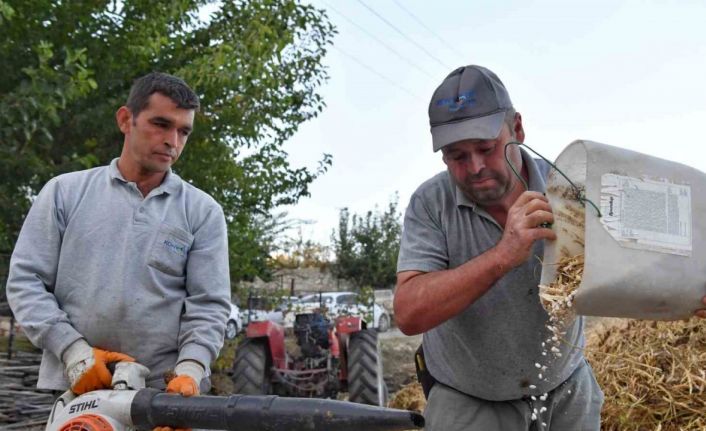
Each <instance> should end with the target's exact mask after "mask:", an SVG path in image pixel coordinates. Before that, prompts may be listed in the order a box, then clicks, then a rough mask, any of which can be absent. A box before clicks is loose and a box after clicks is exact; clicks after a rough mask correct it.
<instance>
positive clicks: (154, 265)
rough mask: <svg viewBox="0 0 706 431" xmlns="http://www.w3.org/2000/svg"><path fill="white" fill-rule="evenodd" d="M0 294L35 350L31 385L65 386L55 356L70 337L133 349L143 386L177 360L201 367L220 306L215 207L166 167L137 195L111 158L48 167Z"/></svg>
mask: <svg viewBox="0 0 706 431" xmlns="http://www.w3.org/2000/svg"><path fill="white" fill-rule="evenodd" d="M7 297H8V300H9V302H10V306H11V307H12V310H13V312H14V313H15V316H16V317H17V321H18V322H19V324H20V325H21V326H22V329H23V330H24V332H25V333H26V334H27V336H28V337H29V339H30V340H31V341H32V343H33V344H35V345H36V346H38V347H40V348H42V349H44V354H43V357H42V364H41V367H40V370H39V381H38V383H37V386H38V387H39V388H43V389H55V390H63V389H66V388H67V387H68V382H67V380H66V378H65V377H64V375H63V370H64V367H63V365H62V364H61V362H60V360H59V358H60V357H61V354H62V353H63V351H64V350H65V349H66V347H68V346H69V345H70V344H71V343H73V342H74V341H76V340H77V339H79V338H80V337H84V338H85V339H86V341H88V343H89V344H91V345H92V346H94V347H99V348H102V349H105V350H110V351H116V352H122V353H126V354H128V355H131V356H133V357H134V358H136V359H137V360H138V361H139V362H140V363H142V364H144V365H146V366H147V367H148V368H149V369H150V370H151V374H150V376H149V377H148V382H147V383H148V385H150V386H154V387H164V381H163V374H164V372H165V371H167V370H169V369H172V368H174V365H175V364H176V362H177V360H183V359H192V360H195V361H198V362H200V363H201V364H203V365H204V366H205V367H206V369H207V370H208V366H209V364H210V363H211V362H212V361H213V360H214V359H215V358H216V356H217V355H218V351H219V349H220V348H221V346H222V344H223V334H224V330H225V322H226V319H227V316H228V313H229V311H230V308H229V300H230V281H229V271H228V241H227V236H226V224H225V219H224V217H223V211H222V209H221V207H220V206H219V205H218V204H217V203H216V201H214V200H213V199H212V198H211V197H210V196H208V195H207V194H206V193H204V192H202V191H200V190H198V189H197V188H195V187H193V186H192V185H190V184H188V183H187V182H185V181H183V180H182V179H181V178H179V176H178V175H176V174H174V173H172V172H171V171H170V172H168V173H167V175H166V177H165V179H164V181H163V182H162V184H161V185H160V186H159V187H157V188H155V189H154V190H152V191H151V192H150V194H149V195H148V196H146V197H143V196H142V194H141V193H140V191H139V189H138V188H137V185H136V184H135V183H132V182H127V181H126V180H125V179H124V178H123V176H122V175H121V174H120V171H119V170H118V169H117V159H115V160H113V162H112V163H111V164H110V165H109V166H103V167H99V168H94V169H89V170H85V171H80V172H73V173H69V174H65V175H60V176H58V177H56V178H53V179H52V180H51V181H49V182H48V183H47V184H46V185H45V186H44V188H43V189H42V191H41V192H40V193H39V195H38V196H37V198H36V200H35V201H34V203H33V205H32V208H31V210H30V211H29V213H28V215H27V218H26V219H25V222H24V225H23V227H22V231H21V233H20V236H19V239H18V241H17V244H16V246H15V250H14V252H13V255H12V260H11V262H10V273H9V275H8V281H7Z"/></svg>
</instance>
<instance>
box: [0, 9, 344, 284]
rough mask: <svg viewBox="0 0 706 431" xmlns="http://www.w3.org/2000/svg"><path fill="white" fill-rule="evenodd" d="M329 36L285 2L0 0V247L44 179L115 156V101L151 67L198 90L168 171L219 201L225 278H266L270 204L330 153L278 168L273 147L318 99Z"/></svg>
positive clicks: (305, 182)
mask: <svg viewBox="0 0 706 431" xmlns="http://www.w3.org/2000/svg"><path fill="white" fill-rule="evenodd" d="M207 9H208V10H213V11H212V12H211V13H210V16H209V17H208V18H207V19H204V18H202V17H201V14H203V13H204V12H203V11H205V10H207ZM334 34H335V29H334V27H333V26H332V25H331V24H330V22H329V21H328V18H327V16H326V15H325V13H324V12H323V11H322V10H319V9H316V8H315V7H313V6H310V5H304V4H301V3H300V1H299V0H235V1H233V0H231V1H225V2H218V1H213V0H168V1H167V0H162V1H153V0H150V1H146V0H124V1H117V0H112V1H108V0H103V1H100V0H96V1H76V2H74V1H60V0H17V1H3V0H0V58H2V61H1V62H0V74H1V76H2V77H3V79H2V80H0V257H2V256H3V255H7V254H9V253H10V252H11V250H12V247H13V246H14V243H15V241H16V238H17V235H18V233H19V229H20V227H21V224H22V221H23V219H24V216H25V214H26V212H27V210H28V208H29V206H30V203H31V200H32V197H33V196H35V195H36V194H37V193H38V191H39V190H40V188H41V187H42V185H43V184H44V183H45V182H46V181H47V180H48V179H49V178H51V177H53V176H55V175H58V174H61V173H64V172H69V171H74V170H78V169H85V168H90V167H93V166H97V165H102V164H106V163H108V162H109V161H110V159H112V158H113V157H116V156H117V155H118V154H119V151H120V149H119V148H120V144H121V142H122V135H121V134H120V132H119V130H118V129H117V127H116V126H115V125H114V124H115V120H114V113H115V110H116V109H117V108H118V107H119V106H120V105H122V104H123V103H124V102H125V100H126V98H127V93H128V91H129V88H130V86H131V84H132V82H133V81H134V79H135V78H137V77H139V76H142V75H144V74H146V73H148V72H150V71H153V70H158V71H163V72H168V73H172V74H175V75H178V76H180V77H182V78H183V79H184V80H186V82H188V83H189V84H190V85H191V86H192V87H193V88H194V90H195V91H196V92H197V93H198V94H199V96H200V97H201V104H202V109H201V111H200V112H199V113H198V114H197V117H196V125H195V131H194V133H193V134H192V136H191V137H190V138H189V143H188V144H187V147H188V148H187V149H186V151H185V152H184V155H183V157H182V158H181V159H180V160H179V163H177V165H175V168H174V170H175V172H177V173H178V174H179V175H180V176H182V178H184V179H185V180H187V181H190V182H192V183H193V184H194V185H196V186H197V187H199V188H201V189H203V190H204V191H206V192H208V193H209V194H211V195H212V196H213V197H214V198H215V199H216V200H217V201H218V202H219V203H220V204H221V205H222V206H223V209H224V212H225V214H226V219H227V222H228V233H229V238H230V266H231V277H232V279H233V280H234V281H237V280H241V279H250V278H252V277H254V276H255V275H260V276H261V277H265V278H266V277H267V266H266V263H267V259H268V255H269V243H268V239H267V232H265V228H266V227H267V224H268V222H269V221H271V215H270V213H271V210H272V209H273V208H275V207H277V206H280V205H288V204H293V203H295V202H297V200H298V199H299V198H300V197H302V196H307V195H308V194H309V190H308V186H309V184H310V183H311V182H312V181H314V179H315V178H317V177H318V176H319V175H321V174H322V173H324V172H325V171H326V170H327V168H328V166H329V165H330V164H331V158H330V156H329V155H327V154H324V155H323V157H322V159H321V160H320V161H319V162H318V166H316V167H314V168H302V167H294V166H291V165H290V163H289V161H288V160H287V153H286V152H285V151H284V150H283V149H282V144H283V143H284V142H285V141H286V140H287V139H288V138H290V137H291V136H292V134H293V133H294V132H295V131H296V130H297V128H298V126H299V125H300V124H301V123H302V122H304V121H306V120H308V119H311V118H313V117H315V116H316V115H317V114H318V113H319V112H321V110H322V109H323V107H324V102H323V100H322V98H321V96H320V95H319V94H318V93H317V89H318V88H319V86H320V85H321V84H322V82H323V81H324V80H325V79H326V78H327V74H326V70H325V68H324V67H323V66H322V64H321V60H322V58H323V56H324V55H325V53H326V48H327V46H328V45H329V44H330V43H331V41H332V37H333V35H334Z"/></svg>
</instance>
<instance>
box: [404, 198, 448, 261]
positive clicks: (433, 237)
mask: <svg viewBox="0 0 706 431" xmlns="http://www.w3.org/2000/svg"><path fill="white" fill-rule="evenodd" d="M448 266H449V255H448V246H447V241H446V234H445V233H444V230H443V228H442V224H441V216H440V214H439V212H438V211H437V212H434V211H433V210H431V209H430V205H429V204H428V203H427V202H425V200H424V198H423V197H422V195H420V194H418V193H415V194H414V195H412V198H411V200H410V202H409V206H407V210H406V211H405V216H404V226H403V228H402V239H401V241H400V254H399V258H398V260H397V272H402V271H421V272H432V271H440V270H444V269H448Z"/></svg>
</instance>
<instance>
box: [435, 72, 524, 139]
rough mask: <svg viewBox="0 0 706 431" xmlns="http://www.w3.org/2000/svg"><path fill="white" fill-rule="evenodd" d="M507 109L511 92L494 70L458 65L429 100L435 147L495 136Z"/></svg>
mask: <svg viewBox="0 0 706 431" xmlns="http://www.w3.org/2000/svg"><path fill="white" fill-rule="evenodd" d="M509 109H512V102H511V101H510V96H509V95H508V94H507V89H505V86H504V85H503V83H502V82H501V81H500V78H498V76H497V75H496V74H495V73H493V72H491V71H490V70H488V69H486V68H485V67H481V66H475V65H470V66H464V67H459V68H458V69H456V70H454V71H453V72H451V74H450V75H449V76H447V77H446V79H444V82H442V83H441V85H440V86H439V87H438V88H437V89H436V91H434V95H433V96H432V98H431V102H429V124H430V125H431V137H432V141H433V143H434V151H439V150H440V149H441V148H442V147H445V146H446V145H449V144H452V143H454V142H458V141H462V140H465V139H495V138H497V137H498V135H500V130H501V129H502V125H503V120H504V119H505V113H506V112H507V111H508V110H509Z"/></svg>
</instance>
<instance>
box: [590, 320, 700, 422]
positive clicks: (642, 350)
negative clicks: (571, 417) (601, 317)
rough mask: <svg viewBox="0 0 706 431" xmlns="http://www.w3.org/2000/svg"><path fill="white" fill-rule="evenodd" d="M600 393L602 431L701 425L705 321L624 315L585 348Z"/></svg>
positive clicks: (600, 332)
mask: <svg viewBox="0 0 706 431" xmlns="http://www.w3.org/2000/svg"><path fill="white" fill-rule="evenodd" d="M585 353H586V357H587V358H588V359H589V361H590V363H591V365H592V366H593V369H594V371H595V374H596V378H597V380H598V383H599V384H600V385H601V388H602V389H603V392H604V393H605V404H604V405H603V412H602V427H601V429H603V430H606V431H612V430H616V431H617V430H620V431H624V430H627V431H630V430H640V431H641V430H659V431H672V430H674V431H677V430H679V431H692V430H694V431H695V430H700V431H703V430H706V323H704V321H702V320H699V319H695V318H694V319H691V320H689V321H686V322H684V321H679V322H650V321H636V320H631V321H624V322H623V323H622V325H621V326H612V327H605V328H603V329H600V328H598V329H596V331H595V332H593V333H592V334H591V335H590V336H589V338H588V346H587V349H586V352H585Z"/></svg>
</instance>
